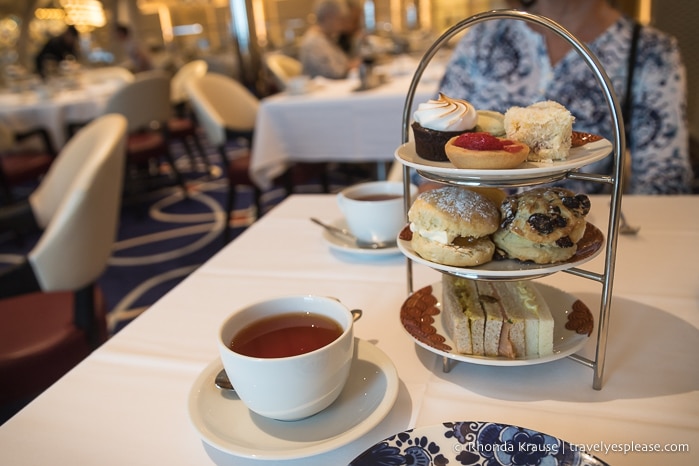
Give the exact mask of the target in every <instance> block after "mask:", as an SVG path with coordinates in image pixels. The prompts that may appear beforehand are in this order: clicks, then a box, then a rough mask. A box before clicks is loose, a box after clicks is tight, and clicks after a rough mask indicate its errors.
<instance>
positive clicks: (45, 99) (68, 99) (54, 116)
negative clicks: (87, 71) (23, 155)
mask: <svg viewBox="0 0 699 466" xmlns="http://www.w3.org/2000/svg"><path fill="white" fill-rule="evenodd" d="M123 85H124V83H123V81H121V80H119V79H106V78H105V79H104V80H101V81H99V82H95V81H91V80H84V81H79V84H78V85H76V86H72V87H70V88H58V89H55V90H51V89H50V88H48V87H47V86H44V85H41V86H39V87H38V88H36V89H27V90H23V91H21V92H9V90H6V91H5V92H3V93H0V123H2V124H4V125H6V126H7V127H8V128H9V129H11V130H13V131H15V132H22V131H27V130H31V129H34V128H37V127H38V128H44V129H46V130H47V131H48V132H49V135H50V136H51V142H53V145H54V147H55V148H56V149H57V150H59V149H60V148H61V147H63V145H64V144H65V142H66V140H67V136H68V135H67V127H68V124H69V123H85V122H88V121H90V120H92V119H93V118H96V117H98V116H99V115H101V114H102V113H103V111H104V108H105V106H106V104H107V100H108V99H109V97H110V96H111V95H112V94H113V93H114V92H115V91H116V90H117V89H119V88H120V87H121V86H123Z"/></svg>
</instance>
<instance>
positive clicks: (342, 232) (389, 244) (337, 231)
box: [311, 217, 396, 249]
mask: <svg viewBox="0 0 699 466" xmlns="http://www.w3.org/2000/svg"><path fill="white" fill-rule="evenodd" d="M311 222H313V223H315V224H317V225H320V226H322V227H323V228H325V229H326V230H327V231H329V232H330V233H332V234H333V235H336V236H341V237H343V238H344V239H346V240H349V241H351V242H353V243H354V244H356V245H357V247H358V248H360V249H385V248H393V247H396V242H395V241H386V242H384V241H364V240H361V239H359V238H357V237H356V236H354V235H353V234H352V233H351V232H350V231H349V230H346V229H344V228H338V227H336V226H333V225H328V224H327V223H323V222H322V221H320V220H318V219H317V218H315V217H311Z"/></svg>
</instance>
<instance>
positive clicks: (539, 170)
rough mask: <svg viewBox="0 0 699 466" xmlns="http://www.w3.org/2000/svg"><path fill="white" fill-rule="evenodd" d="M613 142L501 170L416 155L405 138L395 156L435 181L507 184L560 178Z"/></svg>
mask: <svg viewBox="0 0 699 466" xmlns="http://www.w3.org/2000/svg"><path fill="white" fill-rule="evenodd" d="M612 149H613V147H612V143H611V142H610V141H609V140H607V139H600V140H598V141H594V142H589V143H587V144H585V145H583V146H579V147H573V148H571V149H570V154H569V156H568V158H567V159H566V160H558V161H555V162H524V163H523V164H522V165H520V166H519V167H517V168H510V169H503V170H494V169H489V170H484V169H481V170H471V169H465V168H456V167H454V165H452V164H451V162H433V161H431V160H426V159H423V158H422V157H419V156H418V155H417V153H416V152H415V143H414V142H408V143H405V144H402V145H401V146H399V147H398V149H397V150H396V152H395V157H396V160H398V161H399V162H401V163H402V164H403V165H407V166H409V167H412V168H414V169H416V170H418V171H419V172H420V174H422V175H423V176H425V177H426V178H429V179H433V180H436V181H457V182H458V181H464V182H476V183H479V182H482V181H486V182H496V183H497V182H503V183H504V184H507V185H513V184H518V183H519V184H533V183H542V182H547V181H554V180H556V179H561V178H563V177H564V176H565V175H566V174H567V173H568V172H570V171H573V170H576V169H578V168H581V167H584V166H585V165H589V164H591V163H594V162H597V161H598V160H602V159H603V158H605V157H607V156H608V155H609V154H611V153H612Z"/></svg>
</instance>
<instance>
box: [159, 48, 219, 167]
mask: <svg viewBox="0 0 699 466" xmlns="http://www.w3.org/2000/svg"><path fill="white" fill-rule="evenodd" d="M208 68H209V65H208V64H207V63H206V62H205V61H204V60H192V61H190V62H189V63H186V64H185V65H183V66H182V67H181V68H180V69H179V70H177V72H176V73H175V74H174V75H173V76H172V79H171V80H170V103H171V104H172V108H173V110H174V112H175V116H173V117H172V118H170V119H169V120H168V132H169V135H170V138H171V139H173V140H175V139H176V140H180V141H182V144H183V145H184V148H185V150H186V151H187V155H189V160H190V161H191V164H192V167H194V166H195V165H196V164H195V154H194V151H193V150H192V145H191V144H193V145H194V146H195V147H196V149H197V152H198V153H199V156H200V157H201V158H202V160H203V161H204V166H205V167H206V171H207V172H208V173H211V166H210V164H209V159H208V157H207V156H206V151H204V148H203V147H202V144H201V142H200V141H199V137H198V135H197V129H198V124H197V121H196V118H195V117H194V116H193V115H192V112H191V108H190V105H189V98H188V96H187V90H186V89H185V86H186V84H187V82H188V81H189V80H190V79H192V78H195V77H201V76H204V75H205V74H206V71H207V70H208Z"/></svg>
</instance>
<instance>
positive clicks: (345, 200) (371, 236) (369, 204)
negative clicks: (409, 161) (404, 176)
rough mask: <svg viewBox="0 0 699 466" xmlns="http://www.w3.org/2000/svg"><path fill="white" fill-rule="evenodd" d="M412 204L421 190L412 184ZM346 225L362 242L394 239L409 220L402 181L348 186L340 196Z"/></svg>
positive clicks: (339, 199)
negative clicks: (406, 213)
mask: <svg viewBox="0 0 699 466" xmlns="http://www.w3.org/2000/svg"><path fill="white" fill-rule="evenodd" d="M410 191H411V193H410V195H411V203H412V200H414V199H415V197H416V196H417V193H418V189H417V186H414V185H411V186H410ZM337 202H338V204H339V206H340V210H341V211H342V214H343V215H344V217H345V221H346V222H347V227H348V228H349V230H350V231H351V232H352V234H353V235H354V236H356V237H357V238H358V239H360V240H362V241H375V242H383V241H395V240H396V238H397V237H398V233H400V231H401V230H402V229H403V227H404V226H405V224H406V223H407V219H406V215H405V204H404V202H403V182H402V181H370V182H367V183H359V184H356V185H353V186H349V187H347V188H345V189H343V190H342V191H340V192H339V193H338V195H337Z"/></svg>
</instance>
